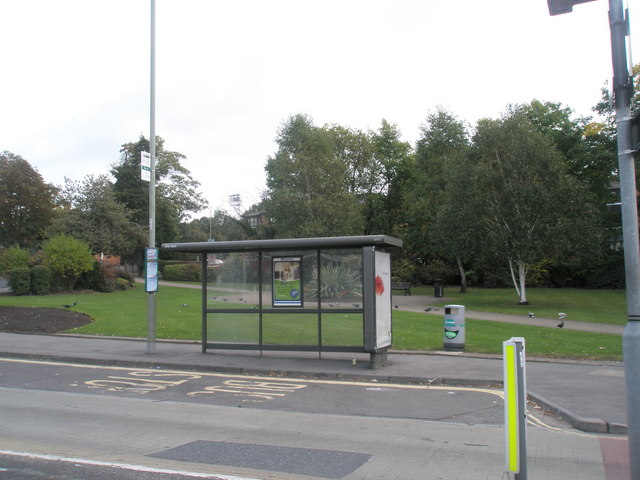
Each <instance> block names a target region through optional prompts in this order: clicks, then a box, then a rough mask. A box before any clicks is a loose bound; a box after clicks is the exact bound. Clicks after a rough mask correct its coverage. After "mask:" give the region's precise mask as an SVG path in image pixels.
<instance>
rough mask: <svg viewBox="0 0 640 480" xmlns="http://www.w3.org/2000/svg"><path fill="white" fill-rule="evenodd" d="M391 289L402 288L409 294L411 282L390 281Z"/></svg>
mask: <svg viewBox="0 0 640 480" xmlns="http://www.w3.org/2000/svg"><path fill="white" fill-rule="evenodd" d="M391 290H392V291H393V290H404V294H405V295H411V282H391Z"/></svg>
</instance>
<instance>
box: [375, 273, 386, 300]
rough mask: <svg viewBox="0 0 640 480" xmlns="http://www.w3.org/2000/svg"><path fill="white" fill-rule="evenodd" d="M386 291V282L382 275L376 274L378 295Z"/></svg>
mask: <svg viewBox="0 0 640 480" xmlns="http://www.w3.org/2000/svg"><path fill="white" fill-rule="evenodd" d="M383 293H384V282H383V281H382V278H381V277H380V275H376V295H378V296H381V295H382V294H383Z"/></svg>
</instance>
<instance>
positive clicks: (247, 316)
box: [207, 313, 260, 345]
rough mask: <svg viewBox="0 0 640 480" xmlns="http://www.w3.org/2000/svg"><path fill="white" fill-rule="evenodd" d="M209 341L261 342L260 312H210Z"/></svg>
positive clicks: (208, 320)
mask: <svg viewBox="0 0 640 480" xmlns="http://www.w3.org/2000/svg"><path fill="white" fill-rule="evenodd" d="M207 343H230V344H233V343H244V344H256V345H257V344H259V343H260V319H259V315H258V313H209V314H208V315H207Z"/></svg>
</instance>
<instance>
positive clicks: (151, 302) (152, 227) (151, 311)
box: [147, 0, 156, 353]
mask: <svg viewBox="0 0 640 480" xmlns="http://www.w3.org/2000/svg"><path fill="white" fill-rule="evenodd" d="M150 57H151V64H150V71H151V75H150V82H149V83H150V88H149V90H150V102H149V103H150V109H149V113H150V115H149V116H150V132H149V154H150V156H151V165H150V167H151V172H150V174H151V175H150V176H151V178H150V180H149V248H155V246H156V219H155V216H156V1H155V0H151V55H150ZM147 295H148V298H147V353H156V292H155V291H153V292H152V291H150V292H148V294H147Z"/></svg>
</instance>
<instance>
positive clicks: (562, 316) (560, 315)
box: [558, 312, 567, 320]
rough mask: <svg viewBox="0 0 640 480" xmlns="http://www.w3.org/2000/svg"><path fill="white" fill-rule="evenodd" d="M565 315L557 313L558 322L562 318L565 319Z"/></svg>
mask: <svg viewBox="0 0 640 480" xmlns="http://www.w3.org/2000/svg"><path fill="white" fill-rule="evenodd" d="M566 316H567V314H566V313H564V312H559V313H558V320H562V319H563V318H566Z"/></svg>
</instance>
